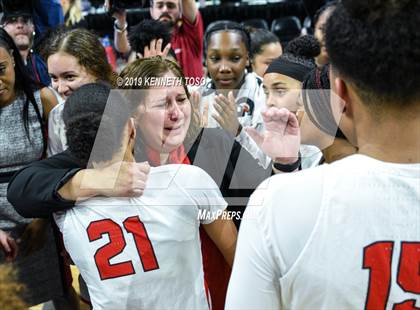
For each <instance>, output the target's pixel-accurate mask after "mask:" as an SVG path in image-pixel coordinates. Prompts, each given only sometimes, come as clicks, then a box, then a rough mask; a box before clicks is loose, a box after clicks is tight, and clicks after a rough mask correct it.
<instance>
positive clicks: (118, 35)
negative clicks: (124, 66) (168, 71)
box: [113, 0, 204, 78]
mask: <svg viewBox="0 0 420 310" xmlns="http://www.w3.org/2000/svg"><path fill="white" fill-rule="evenodd" d="M181 8H182V10H181ZM126 15H127V14H126V12H125V11H124V10H120V11H118V12H116V13H114V15H113V16H114V17H115V18H116V20H115V24H114V30H115V32H114V38H115V48H116V49H117V51H119V52H121V53H128V52H129V51H130V50H131V48H130V43H129V41H128V38H127V22H126ZM150 16H151V17H152V18H153V19H154V20H159V21H161V22H163V23H166V24H167V25H168V26H169V27H170V28H171V31H172V38H171V47H172V49H173V50H174V51H175V54H176V58H177V61H178V63H179V64H180V65H181V67H182V70H183V71H184V75H185V76H186V77H189V78H202V77H203V56H202V55H203V36H204V26H203V19H202V18H201V14H200V12H199V11H198V9H197V6H196V4H195V1H194V0H150Z"/></svg>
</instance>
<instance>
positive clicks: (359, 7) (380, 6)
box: [342, 0, 418, 23]
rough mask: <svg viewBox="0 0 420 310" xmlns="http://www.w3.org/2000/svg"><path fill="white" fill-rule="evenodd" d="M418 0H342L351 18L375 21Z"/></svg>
mask: <svg viewBox="0 0 420 310" xmlns="http://www.w3.org/2000/svg"><path fill="white" fill-rule="evenodd" d="M416 1H418V0H398V1H396V0H369V1H366V0H342V4H343V6H344V8H345V9H346V10H347V12H348V13H349V15H350V16H351V17H352V18H355V19H360V20H364V21H366V22H368V23H369V22H375V21H377V20H381V19H383V18H387V17H392V16H393V15H395V14H397V13H399V12H400V11H402V10H404V9H406V8H410V6H412V5H414V3H415V2H416Z"/></svg>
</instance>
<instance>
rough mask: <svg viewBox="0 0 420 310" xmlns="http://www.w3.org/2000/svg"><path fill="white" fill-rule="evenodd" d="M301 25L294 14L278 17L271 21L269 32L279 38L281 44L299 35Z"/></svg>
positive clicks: (284, 44)
mask: <svg viewBox="0 0 420 310" xmlns="http://www.w3.org/2000/svg"><path fill="white" fill-rule="evenodd" d="M301 29H302V25H301V23H300V20H299V18H297V17H296V16H286V17H280V18H276V19H274V20H273V22H272V23H271V32H273V33H274V34H275V35H277V37H278V38H279V39H280V42H281V44H282V45H283V46H286V45H287V43H288V42H289V41H291V40H293V39H294V38H296V37H298V36H299V35H300V32H301Z"/></svg>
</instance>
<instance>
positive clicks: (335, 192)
mask: <svg viewBox="0 0 420 310" xmlns="http://www.w3.org/2000/svg"><path fill="white" fill-rule="evenodd" d="M324 170H325V171H324V173H322V174H321V173H320V174H319V176H320V178H319V181H320V182H322V183H323V191H322V193H321V197H320V198H321V200H320V201H319V203H320V205H321V208H320V212H319V215H318V219H317V221H316V224H315V227H314V230H313V231H312V234H311V236H310V238H309V240H308V242H307V244H306V246H305V248H304V249H303V251H302V252H301V254H300V255H299V257H298V259H297V261H296V262H295V264H294V265H293V266H292V267H291V269H290V270H289V271H288V272H287V273H286V274H285V275H284V276H283V277H281V278H280V280H279V281H280V294H281V304H282V305H283V306H284V307H285V308H290V309H303V308H305V309H389V310H391V309H395V310H402V309H414V305H416V307H420V165H419V164H413V165H402V164H390V163H384V162H380V161H377V160H374V159H371V158H368V157H365V156H361V155H356V156H352V157H350V158H347V159H344V160H342V161H339V162H337V163H336V164H332V165H330V166H325V169H324ZM317 172H321V171H317Z"/></svg>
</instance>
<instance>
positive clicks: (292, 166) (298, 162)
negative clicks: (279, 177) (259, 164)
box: [273, 152, 302, 172]
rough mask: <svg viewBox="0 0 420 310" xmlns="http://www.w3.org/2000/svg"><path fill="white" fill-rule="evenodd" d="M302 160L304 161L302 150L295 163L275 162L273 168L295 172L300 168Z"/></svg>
mask: <svg viewBox="0 0 420 310" xmlns="http://www.w3.org/2000/svg"><path fill="white" fill-rule="evenodd" d="M301 162H302V161H301V157H300V152H299V155H298V159H297V160H296V161H295V162H294V163H291V164H286V165H284V164H280V163H276V162H273V168H274V169H275V170H279V171H281V172H293V171H295V170H296V169H298V168H299V169H300V165H301Z"/></svg>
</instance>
